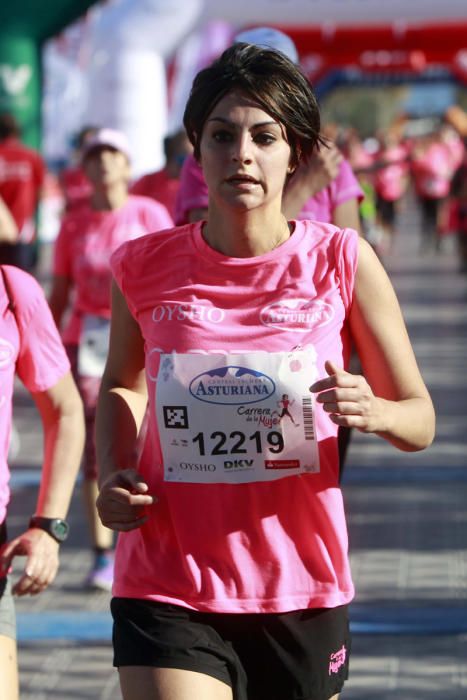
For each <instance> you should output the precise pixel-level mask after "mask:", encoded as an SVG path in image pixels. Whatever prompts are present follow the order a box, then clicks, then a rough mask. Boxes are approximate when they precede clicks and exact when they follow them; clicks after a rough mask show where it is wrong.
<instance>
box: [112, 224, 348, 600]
mask: <svg viewBox="0 0 467 700" xmlns="http://www.w3.org/2000/svg"><path fill="white" fill-rule="evenodd" d="M201 226H202V224H201V222H198V223H196V224H192V225H187V226H182V227H179V228H176V229H173V230H171V231H166V232H163V233H161V234H158V235H150V236H145V237H144V238H141V239H139V240H137V241H130V242H128V243H126V244H124V245H123V246H122V247H121V248H119V249H118V250H117V251H116V252H115V253H114V255H113V257H112V261H111V264H112V269H113V273H114V276H115V279H116V282H117V284H118V285H119V286H120V288H121V290H122V292H123V294H124V296H125V298H126V300H127V303H128V305H129V308H130V311H131V313H132V314H133V315H134V317H135V319H136V320H137V321H138V323H139V326H140V328H141V332H142V335H143V338H144V345H145V354H146V375H147V384H148V392H149V420H150V430H149V431H148V436H147V439H146V443H145V446H144V449H143V453H142V456H141V460H140V464H139V467H138V469H139V471H140V472H141V474H142V475H143V476H144V478H145V480H146V481H147V483H148V485H149V491H150V493H153V494H155V495H156V496H157V498H158V502H157V505H156V506H155V507H154V509H151V511H150V517H149V519H148V521H147V523H145V524H144V525H143V526H142V527H141V528H139V529H137V530H134V531H132V532H128V533H121V534H120V536H119V540H118V549H117V557H116V572H115V579H114V590H113V593H114V595H116V596H126V597H131V598H147V599H152V600H159V601H165V602H169V603H175V604H177V605H182V606H185V607H189V608H193V609H196V610H205V611H212V612H232V613H233V612H237V613H238V612H240V613H241V612H255V613H256V612H280V611H287V610H295V609H304V608H309V607H334V606H337V605H341V604H345V603H347V602H348V601H350V600H351V598H352V597H353V584H352V580H351V574H350V568H349V562H348V556H347V546H348V543H347V531H346V523H345V517H344V507H343V502H342V494H341V490H340V488H339V483H338V455H337V439H336V437H337V426H336V425H335V424H334V423H333V422H332V421H331V420H330V419H329V416H328V415H327V414H325V413H324V411H323V410H322V406H321V405H319V404H317V405H316V410H315V415H314V428H313V431H314V432H313V433H312V438H311V439H313V440H315V439H316V441H317V449H318V451H319V462H320V466H319V470H318V471H315V472H314V473H301V474H297V475H296V474H294V475H290V472H289V473H288V472H287V469H289V468H291V466H292V467H293V466H294V465H291V464H290V463H289V462H288V461H287V460H281V459H280V458H277V459H276V457H277V454H276V453H277V452H278V451H279V450H278V449H277V448H276V438H277V435H274V436H273V438H271V446H272V449H271V450H270V452H271V453H272V454H271V459H268V460H267V461H265V462H264V466H261V469H262V473H261V475H260V476H258V477H257V478H256V476H255V479H254V480H253V481H248V482H247V483H232V482H228V483H225V482H224V483H215V482H212V480H211V479H210V474H209V473H210V472H212V471H213V469H214V465H213V464H212V463H211V462H212V459H213V457H209V455H214V454H220V455H221V457H219V458H218V459H220V461H221V465H222V460H225V461H224V462H223V468H224V470H225V472H224V474H221V470H222V466H221V467H220V470H219V471H218V474H220V476H221V477H223V476H224V475H225V473H226V472H227V471H229V473H228V476H227V478H228V479H230V478H233V477H232V476H231V470H232V469H237V468H238V469H240V470H243V469H244V470H245V472H243V475H244V474H245V473H246V472H247V471H248V469H249V467H250V461H249V460H248V459H246V458H244V457H242V448H241V447H239V446H237V447H236V449H235V450H234V449H233V448H232V454H233V453H234V452H235V453H236V454H237V451H238V455H237V456H238V458H237V456H236V457H235V459H234V458H233V457H232V458H231V456H229V455H228V456H227V457H222V455H226V454H227V453H226V451H225V450H224V449H223V448H221V447H220V445H221V443H222V434H221V433H217V432H216V433H213V435H211V438H213V436H214V437H216V436H221V440H220V443H219V445H218V446H217V447H216V448H215V449H211V447H212V446H211V447H209V448H208V445H207V444H206V445H204V443H203V444H202V439H203V440H204V438H203V436H202V435H201V434H198V435H196V436H195V437H194V439H193V440H192V441H191V442H190V441H189V440H188V433H187V432H184V431H183V430H181V431H180V432H178V433H177V432H174V431H172V428H175V427H178V428H180V427H181V428H186V429H188V428H191V427H192V425H191V424H190V423H191V422H192V421H193V420H194V418H195V415H194V414H193V413H191V412H190V411H191V409H190V410H189V411H188V410H187V411H186V410H185V409H184V408H183V406H180V405H178V399H177V398H176V397H175V394H173V395H172V394H169V404H170V403H171V404H176V405H172V406H170V405H169V406H166V405H165V404H164V403H163V401H162V400H161V399H160V398H159V397H160V396H162V394H160V393H159V392H162V391H163V390H164V383H165V382H166V381H170V380H171V377H172V376H173V375H172V374H171V373H172V372H173V366H174V365H175V364H177V363H179V362H180V363H184V362H185V363H187V365H189V366H190V367H191V365H192V363H195V365H199V363H205V364H207V366H208V367H209V366H210V364H211V363H213V366H214V364H215V363H219V362H220V363H221V364H222V361H223V357H224V356H226V355H227V354H228V355H229V358H231V357H232V355H234V356H235V357H240V356H242V357H244V355H241V354H242V353H243V354H245V353H246V354H248V357H249V358H250V359H251V358H252V357H256V358H258V357H260V358H261V361H262V362H263V361H268V360H269V359H271V358H272V357H277V356H280V357H285V358H286V361H287V362H289V367H290V371H292V372H295V371H298V370H299V369H300V366H301V365H300V363H299V362H297V361H296V359H292V357H294V358H295V353H297V352H298V353H304V356H306V357H307V358H309V359H310V360H311V362H312V369H311V370H310V371H309V374H308V370H307V373H306V375H305V377H304V379H303V383H302V384H301V391H302V392H303V394H304V395H305V399H304V404H303V405H304V406H305V402H309V401H310V393H309V391H308V387H309V385H310V384H311V383H312V382H313V381H315V380H316V379H317V378H318V377H324V376H326V372H325V370H324V362H325V360H327V359H331V360H333V361H334V362H336V363H337V364H338V365H340V366H343V365H344V364H345V362H346V361H347V358H348V354H349V335H348V328H347V324H346V317H347V314H348V311H349V308H350V305H351V303H352V297H353V287H354V278H355V271H356V265H357V251H358V235H357V233H356V232H355V231H353V230H350V229H347V230H340V229H338V228H336V227H334V226H332V225H327V224H317V223H315V222H310V221H297V222H295V231H294V233H293V235H292V236H291V237H290V238H289V239H288V240H287V241H286V242H285V243H284V244H282V245H281V246H280V247H278V248H276V249H274V250H273V251H271V252H269V253H267V254H265V255H261V256H258V257H254V258H230V257H226V256H224V255H222V254H220V253H218V252H217V251H215V250H213V249H212V248H211V247H209V246H208V245H207V244H206V243H205V241H204V239H203V237H202V233H201ZM161 357H162V361H161ZM190 358H191V359H190ZM289 358H290V360H289ZM224 362H225V360H224ZM238 362H239V361H238ZM252 362H254V360H252ZM232 366H233V367H235V366H237V365H236V362H235V361H234V362H233V364H232V363H231V364H230V367H232ZM237 370H238V371H240V372H244V371H245V370H244V369H241V368H240V367H238V366H237ZM223 371H224V370H221V371H219V370H214V371H213V372H208V373H207V374H208V375H209V377H208V378H207V379H206V377H205V374H203V375H201V374H197V372H193V374H197V379H196V382H195V385H196V386H197V389H196V390H195V389H192V388H191V385H190V394H191V395H192V396H194V398H193V402H194V404H195V406H194V409H193V410H194V411H195V412H198V413H199V412H202V411H206V412H208V411H210V412H211V413H210V415H212V416H213V419H214V420H216V411H220V410H221V408H220V407H219V408H218V407H217V403H219V401H220V403H221V404H222V403H225V402H224V400H223V398H222V396H223V393H222V392H223V391H225V392H227V393H228V392H229V391H232V392H233V393H234V394H235V397H234V404H235V406H237V404H238V407H237V408H236V409H235V410H237V417H236V418H235V421H233V422H232V424H231V425H229V428H228V430H229V431H230V430H233V432H232V433H231V435H230V437H231V438H232V437H233V438H235V439H237V438H238V439H239V440H240V442H239V443H238V445H240V443H241V441H242V439H243V440H244V437H243V438H242V434H241V431H242V430H247V431H249V432H251V433H252V435H251V436H249V438H248V439H249V440H250V443H251V440H257V439H258V433H257V432H256V428H258V426H260V425H261V426H264V425H265V424H266V429H267V426H268V425H269V422H268V421H271V424H273V425H277V423H278V422H280V421H281V420H283V421H284V422H286V424H287V426H286V429H287V430H289V431H291V434H292V435H293V434H294V431H298V430H299V428H297V427H296V425H295V421H293V420H292V419H293V418H294V416H295V419H300V411H301V404H299V403H297V402H296V401H295V402H293V401H291V400H290V398H291V394H290V393H285V392H284V393H282V390H281V391H280V392H279V399H281V400H279V401H278V407H277V411H275V412H274V411H273V412H272V414H268V412H267V410H265V409H262V408H261V406H264V405H265V404H262V403H260V404H259V408H257V407H256V408H254V409H252V408H251V405H250V398H249V397H248V394H249V393H250V392H253V391H254V388H251V387H253V386H256V384H255V382H257V381H259V380H257V375H256V374H255V373H254V372H250V371H248V373H247V374H248V381H247V380H245V381H246V384H245V387H244V389H242V390H241V393H242V392H243V391H245V392H246V398H245V399H244V398H243V393H242V395H241V396H240V397H238V396H237V395H236V394H237V392H238V390H237V389H235V390H234V389H231V387H230V380H229V379H228V378H222V377H223V376H224V375H223ZM219 372H220V374H219ZM218 374H219V378H217V375H218ZM250 375H251V376H250ZM258 376H259V375H258ZM278 376H279V375H277V377H278ZM199 377H201V379H199ZM213 377H214V379H213ZM277 377H276V380H277V381H279V380H278V379H277ZM193 381H195V380H193ZM212 381H213V382H214V383H216V382H217V383H218V384H219V386H217V385H216V387H215V388H214V389H212V387H211V388H210V383H211V382H212ZM300 381H302V380H300ZM192 384H193V382H192ZM195 385H193V386H195ZM263 388H264V387H263ZM211 392H214V393H213V396H214V399H212V400H211ZM216 392H220V393H216ZM200 397H201V399H202V400H199V401H198V399H200ZM189 400H191V399H189ZM213 404H215V405H214V407H213ZM285 406H287V411H284V410H283V409H284V407H285ZM222 410H224V409H222ZM229 410H230V406H229ZM303 410H304V411H305V409H303ZM161 411H162V412H163V418H161ZM274 414H275V415H274ZM278 414H281V415H278ZM198 417H199V416H198ZM236 423H238V425H237V424H236ZM237 428H239V429H240V432H237ZM161 431H162V432H161ZM297 434H298V433H297ZM164 435H165V436H167V435H168V438H167V440H168V442H164V440H165V439H166V438H164ZM268 440H269V437H268ZM192 443H193V444H192ZM307 444H308V443H307ZM315 444H316V443H315ZM167 445H168V449H169V450H170V449H177V450H186V457H185V458H184V461H182V462H181V463H180V464H179V465H178V467H177V468H180V470H181V471H180V473H181V474H182V476H181V478H180V480H178V481H173V475H172V467H171V466H170V464H169V462H168V461H167V460H165V459H164V458H163V451H164V450H165V449H166V447H167ZM210 449H211V451H209V450H210ZM243 452H245V450H243ZM216 459H217V457H216ZM295 466H296V465H295ZM268 470H273V471H274V470H276V471H275V473H274V476H271V473H272V472H271V471H268ZM281 470H282V471H281ZM200 471H201V472H203V474H205V473H207V479H208V481H207V482H206V483H199V481H198V478H199V477H198V472H200ZM186 474H189V476H186ZM237 474H238V472H237ZM243 475H242V478H243ZM235 476H237V475H235ZM247 477H248V473H247ZM203 478H204V477H203Z"/></svg>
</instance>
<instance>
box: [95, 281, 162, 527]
mask: <svg viewBox="0 0 467 700" xmlns="http://www.w3.org/2000/svg"><path fill="white" fill-rule="evenodd" d="M144 362H145V358H144V344H143V338H142V336H141V332H140V329H139V326H138V324H137V323H136V321H135V319H134V318H133V316H132V315H131V313H130V311H129V309H128V306H127V303H126V301H125V298H124V297H123V295H122V293H121V291H120V290H119V288H118V287H117V285H116V284H115V283H113V285H112V322H111V328H110V343H109V352H108V356H107V364H106V367H105V371H104V376H103V378H102V384H101V389H100V393H99V400H98V404H97V416H96V453H97V464H98V471H99V484H100V493H99V497H98V499H97V509H98V513H99V516H100V518H101V520H102V522H103V524H104V525H106V526H107V527H109V528H111V529H114V530H120V531H127V530H132V529H134V528H136V527H139V526H140V525H142V524H143V522H145V520H146V518H147V513H146V511H145V507H146V506H149V505H152V503H153V502H154V500H155V499H153V497H152V496H150V495H149V494H147V485H146V484H145V483H144V481H143V479H142V478H141V477H140V476H139V474H138V473H137V471H136V469H135V466H136V450H137V437H138V432H139V430H140V428H141V424H142V422H143V418H144V414H145V411H146V405H147V390H146V380H145V373H144Z"/></svg>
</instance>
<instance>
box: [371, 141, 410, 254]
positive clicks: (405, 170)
mask: <svg viewBox="0 0 467 700" xmlns="http://www.w3.org/2000/svg"><path fill="white" fill-rule="evenodd" d="M378 141H379V149H378V151H377V152H376V153H375V156H374V185H375V190H376V195H377V199H376V208H377V213H378V225H379V226H380V227H381V229H382V230H383V232H384V239H383V241H382V246H381V247H382V250H383V251H384V252H390V251H391V249H392V246H393V243H394V235H395V231H396V225H397V213H398V206H399V204H400V202H401V200H402V197H403V196H404V194H405V192H406V191H407V186H408V184H409V169H410V168H409V162H408V158H409V154H408V151H407V149H406V148H405V146H404V145H403V144H402V143H401V141H400V139H399V137H398V135H397V132H396V131H395V129H394V128H389V129H387V130H386V131H381V132H379V134H378Z"/></svg>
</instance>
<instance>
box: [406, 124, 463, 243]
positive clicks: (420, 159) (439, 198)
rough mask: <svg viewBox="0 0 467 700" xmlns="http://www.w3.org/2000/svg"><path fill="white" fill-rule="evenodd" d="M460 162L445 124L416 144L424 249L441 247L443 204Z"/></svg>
mask: <svg viewBox="0 0 467 700" xmlns="http://www.w3.org/2000/svg"><path fill="white" fill-rule="evenodd" d="M458 163H459V161H458V155H457V154H455V152H454V151H453V149H452V146H451V144H450V143H448V142H447V141H446V138H445V136H444V134H443V129H442V128H439V129H436V130H435V131H433V132H432V133H430V134H427V135H425V136H423V137H419V138H418V139H416V140H415V142H414V145H413V146H412V150H411V170H412V177H413V181H414V186H415V192H416V194H417V196H418V201H419V204H420V209H421V234H422V237H421V242H422V243H421V250H422V252H429V251H430V250H439V249H440V247H441V236H440V221H441V216H442V211H443V205H444V204H445V202H446V199H447V197H448V195H449V190H450V186H451V180H452V177H453V175H454V172H455V170H456V168H457V167H458Z"/></svg>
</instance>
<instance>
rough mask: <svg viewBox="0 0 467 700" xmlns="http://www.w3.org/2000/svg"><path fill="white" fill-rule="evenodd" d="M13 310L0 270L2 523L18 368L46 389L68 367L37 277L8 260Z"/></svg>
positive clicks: (27, 382) (30, 383) (29, 382)
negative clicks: (14, 387)
mask: <svg viewBox="0 0 467 700" xmlns="http://www.w3.org/2000/svg"><path fill="white" fill-rule="evenodd" d="M3 269H4V271H5V273H6V276H7V279H8V282H9V286H10V289H11V294H12V296H13V298H14V300H15V305H16V306H15V313H14V314H13V312H12V311H11V310H10V309H9V308H8V304H9V301H8V295H7V293H6V291H5V288H4V285H3V278H2V277H1V276H0V380H1V397H0V523H1V522H3V520H4V518H5V513H6V507H7V504H8V501H9V498H10V490H9V487H8V481H9V477H10V473H9V469H8V464H7V457H8V447H9V444H10V432H11V414H12V398H13V381H14V377H15V373H17V374H18V376H19V378H20V379H21V381H22V382H23V384H24V386H25V387H26V388H27V389H29V391H31V392H38V391H46V390H47V389H50V388H51V387H52V386H53V385H54V384H56V383H57V381H58V380H59V379H60V378H61V377H63V376H64V375H65V374H66V373H67V372H68V371H69V369H70V364H69V362H68V359H67V356H66V354H65V351H64V349H63V345H62V341H61V340H60V336H59V333H58V331H57V328H56V326H55V323H54V321H53V319H52V315H51V313H50V309H49V306H48V304H47V301H46V299H45V297H44V294H43V292H42V289H41V288H40V286H39V285H38V283H37V282H36V280H35V279H34V278H33V277H31V275H29V274H27V273H26V272H24V271H23V270H20V269H19V268H17V267H10V266H8V265H4V266H3Z"/></svg>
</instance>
